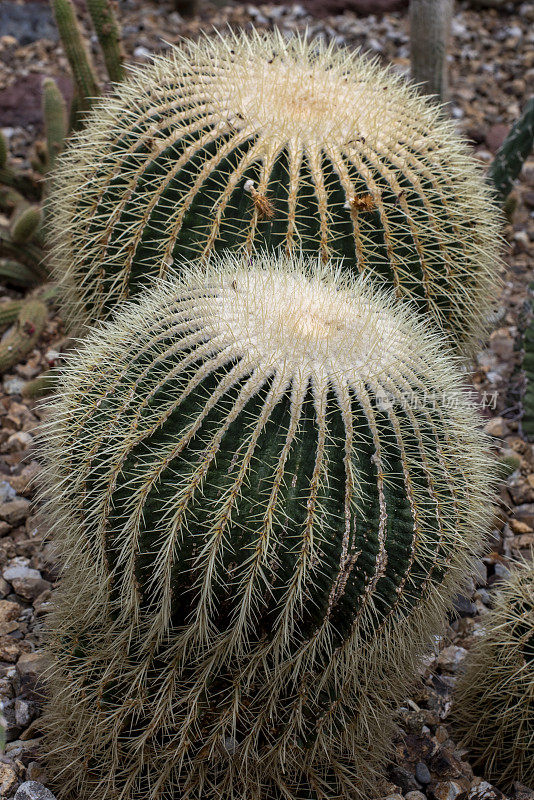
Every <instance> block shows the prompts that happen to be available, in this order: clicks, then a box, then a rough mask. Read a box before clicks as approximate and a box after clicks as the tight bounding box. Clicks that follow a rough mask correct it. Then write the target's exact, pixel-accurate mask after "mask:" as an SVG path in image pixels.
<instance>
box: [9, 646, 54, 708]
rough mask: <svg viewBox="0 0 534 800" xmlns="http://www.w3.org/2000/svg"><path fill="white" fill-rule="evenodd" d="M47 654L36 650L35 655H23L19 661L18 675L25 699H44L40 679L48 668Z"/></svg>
mask: <svg viewBox="0 0 534 800" xmlns="http://www.w3.org/2000/svg"><path fill="white" fill-rule="evenodd" d="M48 664H49V662H48V658H47V656H46V654H45V653H43V652H40V651H39V650H36V651H35V652H34V653H23V655H21V657H20V658H19V660H18V661H17V674H18V677H19V682H20V690H21V693H22V694H23V695H24V696H25V697H30V698H36V699H42V692H41V691H40V688H41V685H40V678H41V676H42V675H43V673H44V672H45V670H46V668H47V667H48Z"/></svg>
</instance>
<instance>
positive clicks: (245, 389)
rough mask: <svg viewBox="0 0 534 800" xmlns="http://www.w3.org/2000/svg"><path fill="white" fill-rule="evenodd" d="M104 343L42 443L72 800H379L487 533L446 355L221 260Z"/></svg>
mask: <svg viewBox="0 0 534 800" xmlns="http://www.w3.org/2000/svg"><path fill="white" fill-rule="evenodd" d="M182 273H183V274H182V276H181V277H178V278H176V279H174V280H172V281H168V282H160V285H157V286H156V287H154V288H152V290H151V291H150V292H147V293H146V294H144V295H142V297H141V298H140V300H139V303H138V304H137V303H127V304H125V306H124V307H123V308H122V309H121V311H120V312H119V313H118V315H117V317H116V319H115V320H114V321H113V322H108V323H105V324H104V325H103V327H102V328H101V329H100V330H97V331H93V332H92V333H90V334H89V336H88V338H87V340H86V341H85V342H84V343H83V344H82V345H81V346H80V351H79V353H78V354H77V355H76V356H75V357H73V358H72V359H71V362H70V364H69V365H68V366H67V368H66V372H65V374H64V376H63V379H62V382H61V385H60V386H59V389H58V395H57V399H56V400H55V401H54V402H53V405H52V407H51V416H50V424H49V427H48V429H47V430H46V431H45V433H44V436H43V438H44V440H45V441H44V448H45V456H46V463H47V476H48V477H47V482H48V490H47V491H46V496H47V498H48V507H49V513H50V514H51V515H52V518H53V520H54V524H55V530H56V538H57V541H58V544H59V547H60V551H61V553H62V556H63V560H64V564H65V570H64V577H63V581H62V585H61V588H60V589H59V596H58V599H57V601H56V610H55V611H54V613H53V615H52V618H51V622H50V645H51V649H52V652H53V656H54V660H55V673H54V677H53V680H52V685H51V695H52V696H51V700H50V703H49V706H48V709H47V712H46V714H45V720H44V724H45V725H46V727H47V730H48V734H47V742H48V747H49V750H50V774H51V775H55V776H57V784H58V785H57V787H56V788H57V791H58V793H59V795H60V797H61V798H71V797H72V798H76V800H89V799H91V800H96V799H97V798H98V800H117V798H119V797H120V798H121V799H122V800H146V799H147V798H149V797H150V798H151V800H155V799H156V798H158V799H159V798H162V799H163V798H165V800H174V798H177V797H179V798H195V800H201V799H202V800H219V799H220V798H221V797H224V798H226V797H228V798H230V797H233V798H236V800H237V799H238V798H240V799H241V800H266V799H272V800H274V798H277V799H279V798H286V800H292V798H295V800H297V798H300V799H301V800H304V798H309V797H315V798H324V797H338V798H347V800H348V798H350V799H351V800H354V798H361V799H362V800H363V798H365V799H366V800H368V799H369V798H370V797H372V796H374V795H375V793H376V775H377V774H378V772H379V770H380V766H381V764H382V762H383V761H384V758H385V753H386V751H387V747H388V741H389V735H390V733H391V729H392V725H393V722H392V719H393V709H394V707H395V705H396V704H397V703H398V702H399V700H400V699H401V698H402V697H403V696H404V692H405V691H406V688H407V684H408V683H409V682H410V680H411V676H412V674H413V671H414V666H415V664H416V663H417V662H418V659H419V657H420V655H421V653H422V651H424V649H425V648H426V647H427V645H428V643H429V640H430V639H431V636H432V634H434V633H435V632H436V630H437V629H439V627H440V624H441V621H442V618H443V616H444V612H445V610H446V608H447V607H448V605H449V603H450V598H451V595H453V594H454V593H455V592H456V591H457V589H458V585H459V584H460V583H461V582H462V581H463V580H465V574H466V570H467V569H468V568H469V565H470V563H471V558H472V555H473V553H474V552H475V551H477V550H478V548H479V547H480V545H481V541H482V539H483V533H484V530H485V528H486V523H487V521H488V514H489V513H490V512H491V503H490V502H489V501H488V497H489V495H488V487H489V482H490V476H491V473H492V467H491V462H489V460H488V456H487V453H486V440H485V438H484V437H483V435H482V433H481V432H480V431H479V429H478V427H477V423H478V419H477V417H476V413H475V411H474V409H473V407H472V405H471V403H470V401H469V399H468V397H467V396H466V394H465V392H464V391H463V389H462V384H461V380H460V378H459V375H458V374H457V372H456V368H455V364H454V361H453V360H452V359H451V357H450V356H448V355H447V354H445V353H443V352H442V350H441V349H440V348H439V346H438V344H437V341H436V340H437V336H436V335H433V334H432V333H429V332H428V330H427V327H428V326H427V325H426V324H424V322H423V321H421V320H419V319H418V318H416V321H415V322H414V321H413V319H412V317H411V316H410V315H409V314H408V312H407V310H406V309H405V308H404V307H403V306H402V305H400V304H398V303H397V301H395V300H394V298H388V297H385V296H383V295H382V294H380V293H378V294H377V293H374V292H372V291H371V290H370V288H369V286H368V285H367V282H366V281H365V280H364V279H363V278H359V279H358V280H355V279H352V278H349V277H347V276H346V275H345V276H342V275H341V272H340V270H339V269H338V271H337V272H336V271H333V270H332V269H331V268H329V267H326V266H322V265H321V262H320V261H317V262H315V263H305V262H304V261H303V260H302V258H301V259H292V260H290V261H289V262H287V261H286V259H285V258H284V259H283V260H282V261H280V262H276V261H274V263H273V259H272V257H267V256H265V257H263V258H260V259H255V260H253V262H252V263H251V264H248V265H245V266H243V265H242V263H241V262H240V261H239V260H238V259H237V258H236V257H231V256H228V257H227V258H226V260H224V261H223V262H220V263H218V264H217V265H208V267H207V269H204V268H203V267H202V266H201V265H199V264H198V263H197V264H196V265H195V266H194V267H184V268H183V270H182Z"/></svg>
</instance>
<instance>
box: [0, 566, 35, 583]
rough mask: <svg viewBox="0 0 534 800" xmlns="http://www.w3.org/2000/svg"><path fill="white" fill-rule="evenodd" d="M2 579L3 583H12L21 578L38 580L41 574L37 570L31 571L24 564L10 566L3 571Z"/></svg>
mask: <svg viewBox="0 0 534 800" xmlns="http://www.w3.org/2000/svg"><path fill="white" fill-rule="evenodd" d="M2 577H3V579H4V580H5V581H9V583H13V581H17V580H20V579H21V578H40V577H41V573H40V572H39V570H38V569H32V568H31V567H27V566H26V565H25V564H11V565H10V566H9V567H6V568H5V569H4V570H3V572H2Z"/></svg>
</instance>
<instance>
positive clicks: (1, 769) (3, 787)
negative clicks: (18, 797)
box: [0, 763, 17, 797]
mask: <svg viewBox="0 0 534 800" xmlns="http://www.w3.org/2000/svg"><path fill="white" fill-rule="evenodd" d="M16 783H17V773H16V772H15V770H14V769H13V768H12V767H10V766H9V764H2V763H0V797H8V796H9V794H10V793H11V790H12V789H14V788H15V785H16Z"/></svg>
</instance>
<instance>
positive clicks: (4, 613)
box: [0, 600, 22, 630]
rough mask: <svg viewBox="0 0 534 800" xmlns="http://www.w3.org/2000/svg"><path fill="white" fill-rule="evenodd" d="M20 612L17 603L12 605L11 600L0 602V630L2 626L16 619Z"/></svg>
mask: <svg viewBox="0 0 534 800" xmlns="http://www.w3.org/2000/svg"><path fill="white" fill-rule="evenodd" d="M21 611H22V609H21V607H20V606H19V604H18V603H12V602H11V600H0V630H2V626H3V625H6V624H7V623H8V622H12V621H13V620H15V619H18V617H19V616H20V613H21Z"/></svg>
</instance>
